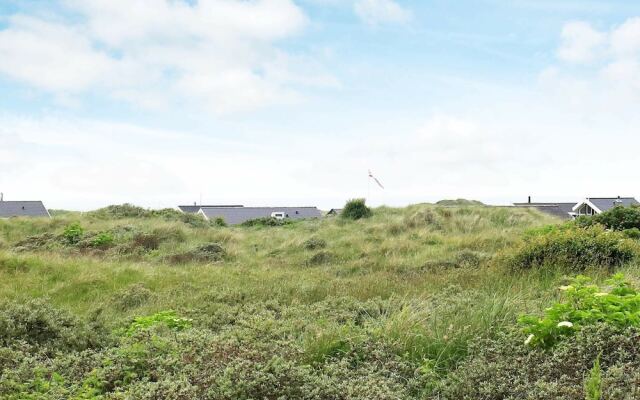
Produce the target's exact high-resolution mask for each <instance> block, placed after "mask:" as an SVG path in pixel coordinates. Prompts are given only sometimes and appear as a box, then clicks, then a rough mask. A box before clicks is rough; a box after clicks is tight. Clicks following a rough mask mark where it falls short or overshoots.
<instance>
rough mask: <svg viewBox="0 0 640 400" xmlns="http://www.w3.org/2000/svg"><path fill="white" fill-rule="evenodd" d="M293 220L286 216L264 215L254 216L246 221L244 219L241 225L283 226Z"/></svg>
mask: <svg viewBox="0 0 640 400" xmlns="http://www.w3.org/2000/svg"><path fill="white" fill-rule="evenodd" d="M292 223H293V221H291V220H290V219H288V218H285V219H278V218H273V217H265V218H254V219H250V220H247V221H244V222H243V223H242V224H241V225H242V226H284V225H291V224H292Z"/></svg>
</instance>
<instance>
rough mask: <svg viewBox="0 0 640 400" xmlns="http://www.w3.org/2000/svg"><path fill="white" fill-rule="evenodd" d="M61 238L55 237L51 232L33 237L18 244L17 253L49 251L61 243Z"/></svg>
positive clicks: (16, 246) (15, 246) (15, 247)
mask: <svg viewBox="0 0 640 400" xmlns="http://www.w3.org/2000/svg"><path fill="white" fill-rule="evenodd" d="M61 242H62V240H61V239H60V237H58V236H56V235H54V234H53V233H51V232H46V233H43V234H40V235H33V236H29V237H27V238H25V239H24V240H21V241H19V242H17V243H16V244H15V245H14V249H15V250H16V251H37V250H49V249H51V248H52V247H54V246H55V245H57V244H59V243H61Z"/></svg>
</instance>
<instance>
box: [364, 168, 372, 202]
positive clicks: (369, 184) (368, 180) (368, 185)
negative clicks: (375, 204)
mask: <svg viewBox="0 0 640 400" xmlns="http://www.w3.org/2000/svg"><path fill="white" fill-rule="evenodd" d="M369 196H371V177H370V176H368V175H367V198H366V199H365V200H366V201H369ZM369 203H371V202H369ZM369 205H371V204H369Z"/></svg>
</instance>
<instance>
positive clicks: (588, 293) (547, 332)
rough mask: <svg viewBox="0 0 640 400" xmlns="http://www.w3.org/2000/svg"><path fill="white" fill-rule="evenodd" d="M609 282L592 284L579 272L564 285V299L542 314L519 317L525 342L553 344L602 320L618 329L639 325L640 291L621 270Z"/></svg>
mask: <svg viewBox="0 0 640 400" xmlns="http://www.w3.org/2000/svg"><path fill="white" fill-rule="evenodd" d="M607 285H608V286H607V287H603V288H600V287H598V286H596V285H593V284H591V279H590V278H588V277H585V276H578V277H577V278H575V279H572V281H571V284H569V285H565V286H561V287H560V289H561V290H563V291H564V293H565V299H564V300H563V301H562V302H559V303H556V304H554V305H553V306H551V307H549V308H547V309H546V310H545V313H544V316H543V317H537V316H523V317H520V320H519V322H520V324H522V325H523V326H524V334H525V335H528V337H527V339H526V344H528V345H532V346H543V347H551V346H554V345H555V344H556V343H557V342H559V341H561V340H562V339H564V338H566V337H567V336H572V335H574V334H575V332H576V331H578V330H580V329H582V328H583V327H585V326H588V325H596V324H599V323H605V324H607V325H610V326H613V327H616V328H619V329H622V328H626V327H630V326H640V293H639V292H638V291H637V290H636V289H635V288H633V287H632V286H631V284H630V283H629V282H627V281H625V279H624V276H623V275H622V274H616V275H615V276H614V277H613V278H611V279H609V280H608V281H607Z"/></svg>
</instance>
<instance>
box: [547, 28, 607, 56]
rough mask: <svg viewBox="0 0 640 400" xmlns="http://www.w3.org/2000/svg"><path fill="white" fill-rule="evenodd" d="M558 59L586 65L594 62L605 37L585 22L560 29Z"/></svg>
mask: <svg viewBox="0 0 640 400" xmlns="http://www.w3.org/2000/svg"><path fill="white" fill-rule="evenodd" d="M561 37H562V43H561V45H560V48H559V49H558V57H559V58H560V59H561V60H563V61H568V62H574V63H586V62H590V61H593V60H595V59H596V58H597V57H598V56H599V54H598V52H599V51H600V50H601V47H602V46H603V44H604V43H605V41H606V35H605V34H603V33H601V32H598V31H597V30H595V29H593V28H592V27H591V25H590V24H588V23H586V22H581V21H576V22H569V23H567V24H565V26H564V27H563V28H562V34H561Z"/></svg>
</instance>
